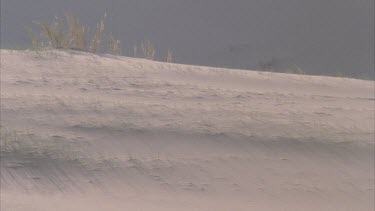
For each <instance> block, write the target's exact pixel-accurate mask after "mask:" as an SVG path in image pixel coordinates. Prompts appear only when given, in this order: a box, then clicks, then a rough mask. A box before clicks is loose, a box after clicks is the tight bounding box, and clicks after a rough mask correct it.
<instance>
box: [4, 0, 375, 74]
mask: <svg viewBox="0 0 375 211" xmlns="http://www.w3.org/2000/svg"><path fill="white" fill-rule="evenodd" d="M66 12H72V13H73V14H75V15H76V16H78V17H79V18H80V19H81V22H82V23H87V24H90V25H92V26H94V24H95V23H96V21H97V20H98V19H99V18H100V16H102V15H103V14H104V13H107V15H108V17H107V19H106V27H107V32H108V31H110V32H113V34H114V35H115V36H116V37H117V38H118V39H120V40H121V41H122V43H123V48H124V50H123V51H124V54H125V55H131V54H132V53H131V52H132V48H133V45H134V44H135V43H137V42H139V41H141V40H146V39H147V40H151V41H152V42H153V43H154V44H155V45H156V47H157V50H158V52H159V53H158V55H157V56H158V57H160V59H163V58H164V57H165V56H166V52H167V49H168V48H171V49H173V51H174V56H175V60H176V62H179V63H187V64H197V65H209V66H221V67H232V68H245V69H261V68H265V66H266V67H267V68H269V69H274V70H275V71H280V70H281V69H285V68H286V67H287V66H288V65H291V64H296V65H298V66H300V67H301V68H302V69H303V70H304V71H305V72H307V73H310V74H325V75H340V74H342V75H346V76H354V77H360V78H367V79H370V78H372V79H373V78H374V0H282V1H277V0H231V1H228V0H65V1H63V0H32V1H30V0H1V48H17V49H22V48H27V47H29V46H30V41H29V38H28V35H27V33H26V30H25V27H27V26H33V25H35V24H33V23H32V21H33V20H44V21H50V20H52V18H53V17H54V16H55V15H58V16H62V15H63V14H64V13H66Z"/></svg>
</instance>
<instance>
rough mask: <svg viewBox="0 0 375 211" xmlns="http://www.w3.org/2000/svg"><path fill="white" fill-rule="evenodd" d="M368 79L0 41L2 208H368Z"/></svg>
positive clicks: (370, 182) (371, 149) (370, 164)
mask: <svg viewBox="0 0 375 211" xmlns="http://www.w3.org/2000/svg"><path fill="white" fill-rule="evenodd" d="M374 102H375V101H374V82H371V81H361V80H354V79H344V78H329V77H318V76H314V77H313V76H302V75H288V74H277V73H264V72H263V73H262V72H254V71H241V70H229V69H215V68H208V67H198V66H187V65H177V64H166V63H159V62H151V61H146V60H141V59H133V58H126V57H114V56H108V55H101V56H98V55H92V54H86V53H81V52H73V51H71V52H70V51H45V52H41V53H39V54H37V53H35V52H19V51H8V50H1V126H2V128H1V208H2V210H3V209H4V210H215V211H216V210H218V211H219V210H223V211H227V210H228V211H229V210H237V211H239V210H373V209H374V201H373V199H374Z"/></svg>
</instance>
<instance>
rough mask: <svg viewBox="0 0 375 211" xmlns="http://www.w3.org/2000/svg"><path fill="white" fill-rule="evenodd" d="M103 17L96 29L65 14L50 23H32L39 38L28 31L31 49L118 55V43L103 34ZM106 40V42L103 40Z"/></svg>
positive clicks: (111, 37)
mask: <svg viewBox="0 0 375 211" xmlns="http://www.w3.org/2000/svg"><path fill="white" fill-rule="evenodd" d="M105 17H106V15H104V16H103V17H102V18H101V19H100V20H99V21H98V23H97V25H96V28H95V29H94V30H93V31H90V28H89V27H87V26H84V25H82V24H81V23H80V21H79V19H78V18H77V17H75V16H74V15H71V14H67V15H65V18H59V17H55V18H54V20H53V21H52V22H51V23H45V22H39V21H34V23H36V24H37V25H38V26H39V29H40V33H39V34H40V36H39V37H38V36H36V35H35V34H34V33H33V31H32V30H31V29H28V32H29V36H30V38H31V41H32V45H33V48H34V49H35V50H39V49H45V48H47V49H48V48H50V49H70V50H79V51H85V52H91V53H98V52H105V51H108V52H110V53H114V54H119V53H120V41H119V40H116V39H115V38H114V37H113V36H112V35H110V36H106V35H105V33H104V30H105V24H104V19H105ZM106 38H108V41H105V39H106ZM105 42H108V43H109V44H108V45H107V46H108V48H107V49H103V47H104V46H105V45H104V43H105Z"/></svg>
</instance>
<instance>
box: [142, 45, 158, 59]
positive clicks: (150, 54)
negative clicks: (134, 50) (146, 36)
mask: <svg viewBox="0 0 375 211" xmlns="http://www.w3.org/2000/svg"><path fill="white" fill-rule="evenodd" d="M141 50H142V53H143V58H145V59H148V60H155V55H156V50H155V46H154V45H153V44H152V43H151V41H149V40H147V41H144V42H143V41H142V42H141Z"/></svg>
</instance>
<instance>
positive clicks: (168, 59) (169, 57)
mask: <svg viewBox="0 0 375 211" xmlns="http://www.w3.org/2000/svg"><path fill="white" fill-rule="evenodd" d="M167 62H168V63H173V52H172V50H171V49H168V54H167Z"/></svg>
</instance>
